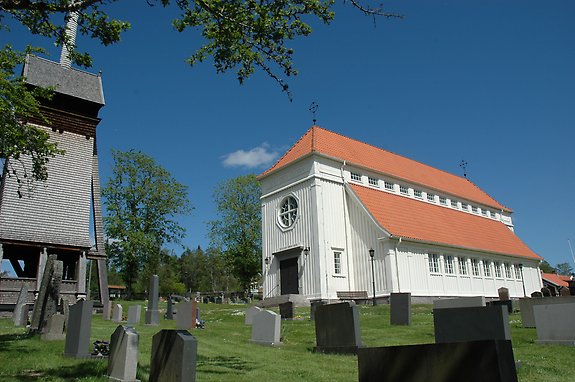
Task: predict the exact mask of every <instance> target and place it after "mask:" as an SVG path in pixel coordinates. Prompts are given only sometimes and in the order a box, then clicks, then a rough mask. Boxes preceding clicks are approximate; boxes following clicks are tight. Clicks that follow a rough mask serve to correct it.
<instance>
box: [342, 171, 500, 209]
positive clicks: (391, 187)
mask: <svg viewBox="0 0 575 382" xmlns="http://www.w3.org/2000/svg"><path fill="white" fill-rule="evenodd" d="M367 179H368V183H369V185H370V186H373V187H380V184H379V180H378V179H376V178H373V177H368V178H367ZM351 180H352V181H354V182H358V183H362V176H361V174H360V173H357V172H351ZM395 186H396V184H395V183H393V182H388V181H386V180H384V181H383V187H384V188H385V190H387V191H392V192H396V188H395ZM399 193H400V194H402V195H406V196H409V187H407V186H406V185H403V184H399ZM413 197H414V198H416V199H420V200H424V197H423V191H422V190H418V189H415V188H414V189H413ZM425 199H426V200H427V201H428V202H430V203H437V202H439V204H440V205H442V206H446V207H447V206H450V207H451V208H455V209H461V210H463V211H467V212H469V209H470V208H471V212H473V213H475V214H479V213H481V215H482V216H484V217H490V218H492V219H497V216H496V212H495V211H490V210H486V209H484V208H481V209H480V208H479V207H477V206H473V205H470V204H468V203H464V202H461V207H459V202H458V201H457V200H454V199H450V200H449V203H448V202H447V200H448V199H447V198H446V197H445V196H441V195H439V196H438V195H436V194H434V193H431V192H427V193H426V196H425Z"/></svg>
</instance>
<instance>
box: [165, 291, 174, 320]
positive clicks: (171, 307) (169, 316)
mask: <svg viewBox="0 0 575 382" xmlns="http://www.w3.org/2000/svg"><path fill="white" fill-rule="evenodd" d="M173 319H174V301H173V300H172V296H171V295H170V296H168V307H167V308H166V320H173Z"/></svg>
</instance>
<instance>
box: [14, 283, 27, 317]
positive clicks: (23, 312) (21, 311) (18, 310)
mask: <svg viewBox="0 0 575 382" xmlns="http://www.w3.org/2000/svg"><path fill="white" fill-rule="evenodd" d="M27 299H28V285H26V284H23V285H22V288H20V293H19V294H18V300H17V301H16V306H15V307H14V311H13V312H12V320H13V321H14V325H16V326H26V324H28V305H27V304H26V300H27Z"/></svg>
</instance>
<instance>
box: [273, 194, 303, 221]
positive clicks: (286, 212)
mask: <svg viewBox="0 0 575 382" xmlns="http://www.w3.org/2000/svg"><path fill="white" fill-rule="evenodd" d="M290 202H291V203H290ZM294 206H295V207H294ZM286 208H287V209H286ZM298 218H299V200H298V199H297V198H296V197H295V195H293V194H290V195H287V196H286V197H284V198H283V199H282V201H281V202H280V204H279V206H278V213H277V222H278V224H279V226H280V227H281V228H282V229H291V228H293V226H294V225H295V223H296V221H297V220H298Z"/></svg>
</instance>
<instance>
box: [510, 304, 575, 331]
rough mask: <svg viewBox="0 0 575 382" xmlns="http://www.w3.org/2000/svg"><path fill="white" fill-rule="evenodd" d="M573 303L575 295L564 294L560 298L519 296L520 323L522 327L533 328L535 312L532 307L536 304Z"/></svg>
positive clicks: (534, 325)
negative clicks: (564, 295)
mask: <svg viewBox="0 0 575 382" xmlns="http://www.w3.org/2000/svg"><path fill="white" fill-rule="evenodd" d="M570 303H575V296H566V297H561V298H521V299H519V304H520V306H521V309H520V310H521V323H522V325H523V327H524V328H535V327H536V323H535V314H534V312H533V307H534V306H536V305H555V304H570Z"/></svg>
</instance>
